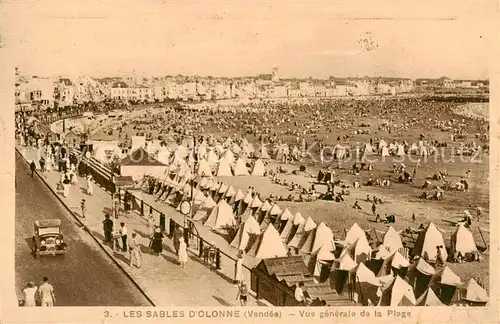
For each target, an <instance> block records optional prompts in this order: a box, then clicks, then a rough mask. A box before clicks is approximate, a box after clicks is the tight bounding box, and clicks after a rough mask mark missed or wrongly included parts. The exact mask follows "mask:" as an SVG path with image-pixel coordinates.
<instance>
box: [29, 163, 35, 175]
mask: <svg viewBox="0 0 500 324" xmlns="http://www.w3.org/2000/svg"><path fill="white" fill-rule="evenodd" d="M30 170H31V177H32V178H33V174H34V173H35V170H36V164H35V161H31V163H30Z"/></svg>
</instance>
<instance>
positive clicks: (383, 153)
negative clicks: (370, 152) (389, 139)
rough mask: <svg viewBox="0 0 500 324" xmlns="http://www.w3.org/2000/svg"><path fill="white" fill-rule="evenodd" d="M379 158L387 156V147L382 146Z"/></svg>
mask: <svg viewBox="0 0 500 324" xmlns="http://www.w3.org/2000/svg"><path fill="white" fill-rule="evenodd" d="M380 156H389V148H388V147H387V146H382V148H381V149H380Z"/></svg>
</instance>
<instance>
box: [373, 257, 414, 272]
mask: <svg viewBox="0 0 500 324" xmlns="http://www.w3.org/2000/svg"><path fill="white" fill-rule="evenodd" d="M409 266H410V262H409V261H408V259H406V258H405V257H404V256H402V255H401V253H399V252H398V251H396V252H394V253H393V254H392V255H391V256H390V257H388V258H386V259H385V260H384V262H383V263H382V266H381V267H380V270H379V272H378V274H377V277H382V276H387V275H391V274H392V269H393V268H394V269H397V270H400V269H403V268H408V267H409Z"/></svg>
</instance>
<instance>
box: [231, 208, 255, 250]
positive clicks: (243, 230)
mask: <svg viewBox="0 0 500 324" xmlns="http://www.w3.org/2000/svg"><path fill="white" fill-rule="evenodd" d="M258 234H260V226H259V223H257V221H256V220H255V218H253V216H249V217H248V218H247V219H246V220H245V222H244V223H242V224H241V225H240V228H239V229H238V232H237V233H236V236H235V237H234V239H233V241H232V242H231V246H232V247H234V248H237V249H238V250H243V251H244V250H246V249H247V248H248V242H249V239H250V235H258Z"/></svg>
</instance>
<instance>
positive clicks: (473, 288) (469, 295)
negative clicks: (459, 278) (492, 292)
mask: <svg viewBox="0 0 500 324" xmlns="http://www.w3.org/2000/svg"><path fill="white" fill-rule="evenodd" d="M464 290H465V297H464V298H463V299H465V300H467V301H471V302H479V303H486V302H488V299H489V298H488V293H487V292H486V290H485V289H484V288H483V287H481V286H479V285H478V283H477V282H476V281H475V280H474V278H470V279H469V281H468V282H467V284H466V285H465V287H464Z"/></svg>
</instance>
